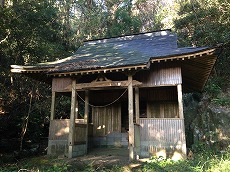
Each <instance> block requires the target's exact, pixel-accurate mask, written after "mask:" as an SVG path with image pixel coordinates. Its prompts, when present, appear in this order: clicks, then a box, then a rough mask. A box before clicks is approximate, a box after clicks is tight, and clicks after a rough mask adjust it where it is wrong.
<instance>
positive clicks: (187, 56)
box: [150, 48, 216, 63]
mask: <svg viewBox="0 0 230 172" xmlns="http://www.w3.org/2000/svg"><path fill="white" fill-rule="evenodd" d="M215 50H216V49H215V48H213V49H209V50H206V51H202V52H197V53H192V54H183V55H175V56H171V57H162V58H153V59H151V60H150V61H151V63H154V62H158V63H160V62H167V61H173V60H186V59H194V58H199V57H201V56H206V55H213V54H214V53H215Z"/></svg>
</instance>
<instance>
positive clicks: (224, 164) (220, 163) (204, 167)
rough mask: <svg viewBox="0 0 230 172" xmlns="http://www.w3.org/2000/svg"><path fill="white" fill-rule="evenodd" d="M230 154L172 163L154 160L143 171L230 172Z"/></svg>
mask: <svg viewBox="0 0 230 172" xmlns="http://www.w3.org/2000/svg"><path fill="white" fill-rule="evenodd" d="M229 170H230V154H229V153H226V154H224V155H223V154H219V155H215V154H210V153H209V154H208V153H206V154H202V153H201V154H195V157H194V158H193V160H180V161H172V160H170V159H161V158H152V159H151V160H150V161H149V162H148V163H146V164H145V165H144V166H143V168H142V169H141V171H146V172H147V171H156V172H170V171H172V172H184V171H186V172H190V171H191V172H203V171H209V172H214V171H226V172H227V171H229Z"/></svg>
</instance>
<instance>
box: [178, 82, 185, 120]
mask: <svg viewBox="0 0 230 172" xmlns="http://www.w3.org/2000/svg"><path fill="white" fill-rule="evenodd" d="M177 94H178V108H179V117H180V118H184V112H183V100H182V85H181V84H179V85H177Z"/></svg>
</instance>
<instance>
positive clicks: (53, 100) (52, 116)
mask: <svg viewBox="0 0 230 172" xmlns="http://www.w3.org/2000/svg"><path fill="white" fill-rule="evenodd" d="M55 101H56V92H55V91H52V100H51V114H50V120H54V118H55V104H56V102H55Z"/></svg>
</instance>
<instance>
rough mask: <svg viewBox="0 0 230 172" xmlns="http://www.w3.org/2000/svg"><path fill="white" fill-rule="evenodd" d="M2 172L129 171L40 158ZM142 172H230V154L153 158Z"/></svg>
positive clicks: (5, 166) (7, 166)
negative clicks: (191, 157) (172, 158)
mask: <svg viewBox="0 0 230 172" xmlns="http://www.w3.org/2000/svg"><path fill="white" fill-rule="evenodd" d="M0 163H1V164H0V171H1V172H8V171H11V172H14V171H15V172H18V171H30V172H43V171H44V172H55V171H58V172H59V171H61V172H65V171H68V172H71V171H85V172H87V171H88V172H93V171H104V172H107V171H128V170H130V169H127V168H126V167H125V166H118V165H115V166H113V167H109V168H108V167H101V168H100V169H98V168H96V167H94V166H93V164H92V163H90V164H88V165H85V166H84V167H83V169H78V167H76V165H74V164H71V163H69V162H68V161H67V159H58V158H56V157H49V156H39V157H33V158H26V159H22V160H20V161H18V162H14V163H13V162H10V163H7V162H0ZM135 171H137V172H140V171H143V172H150V171H151V172H154V171H156V172H204V171H207V172H229V171H230V152H225V153H222V154H221V153H220V154H212V153H207V152H204V153H199V154H195V155H194V158H193V159H192V160H181V161H172V160H170V159H162V158H154V157H153V158H151V159H150V161H148V162H146V163H143V164H142V165H141V166H140V167H138V168H135Z"/></svg>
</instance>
